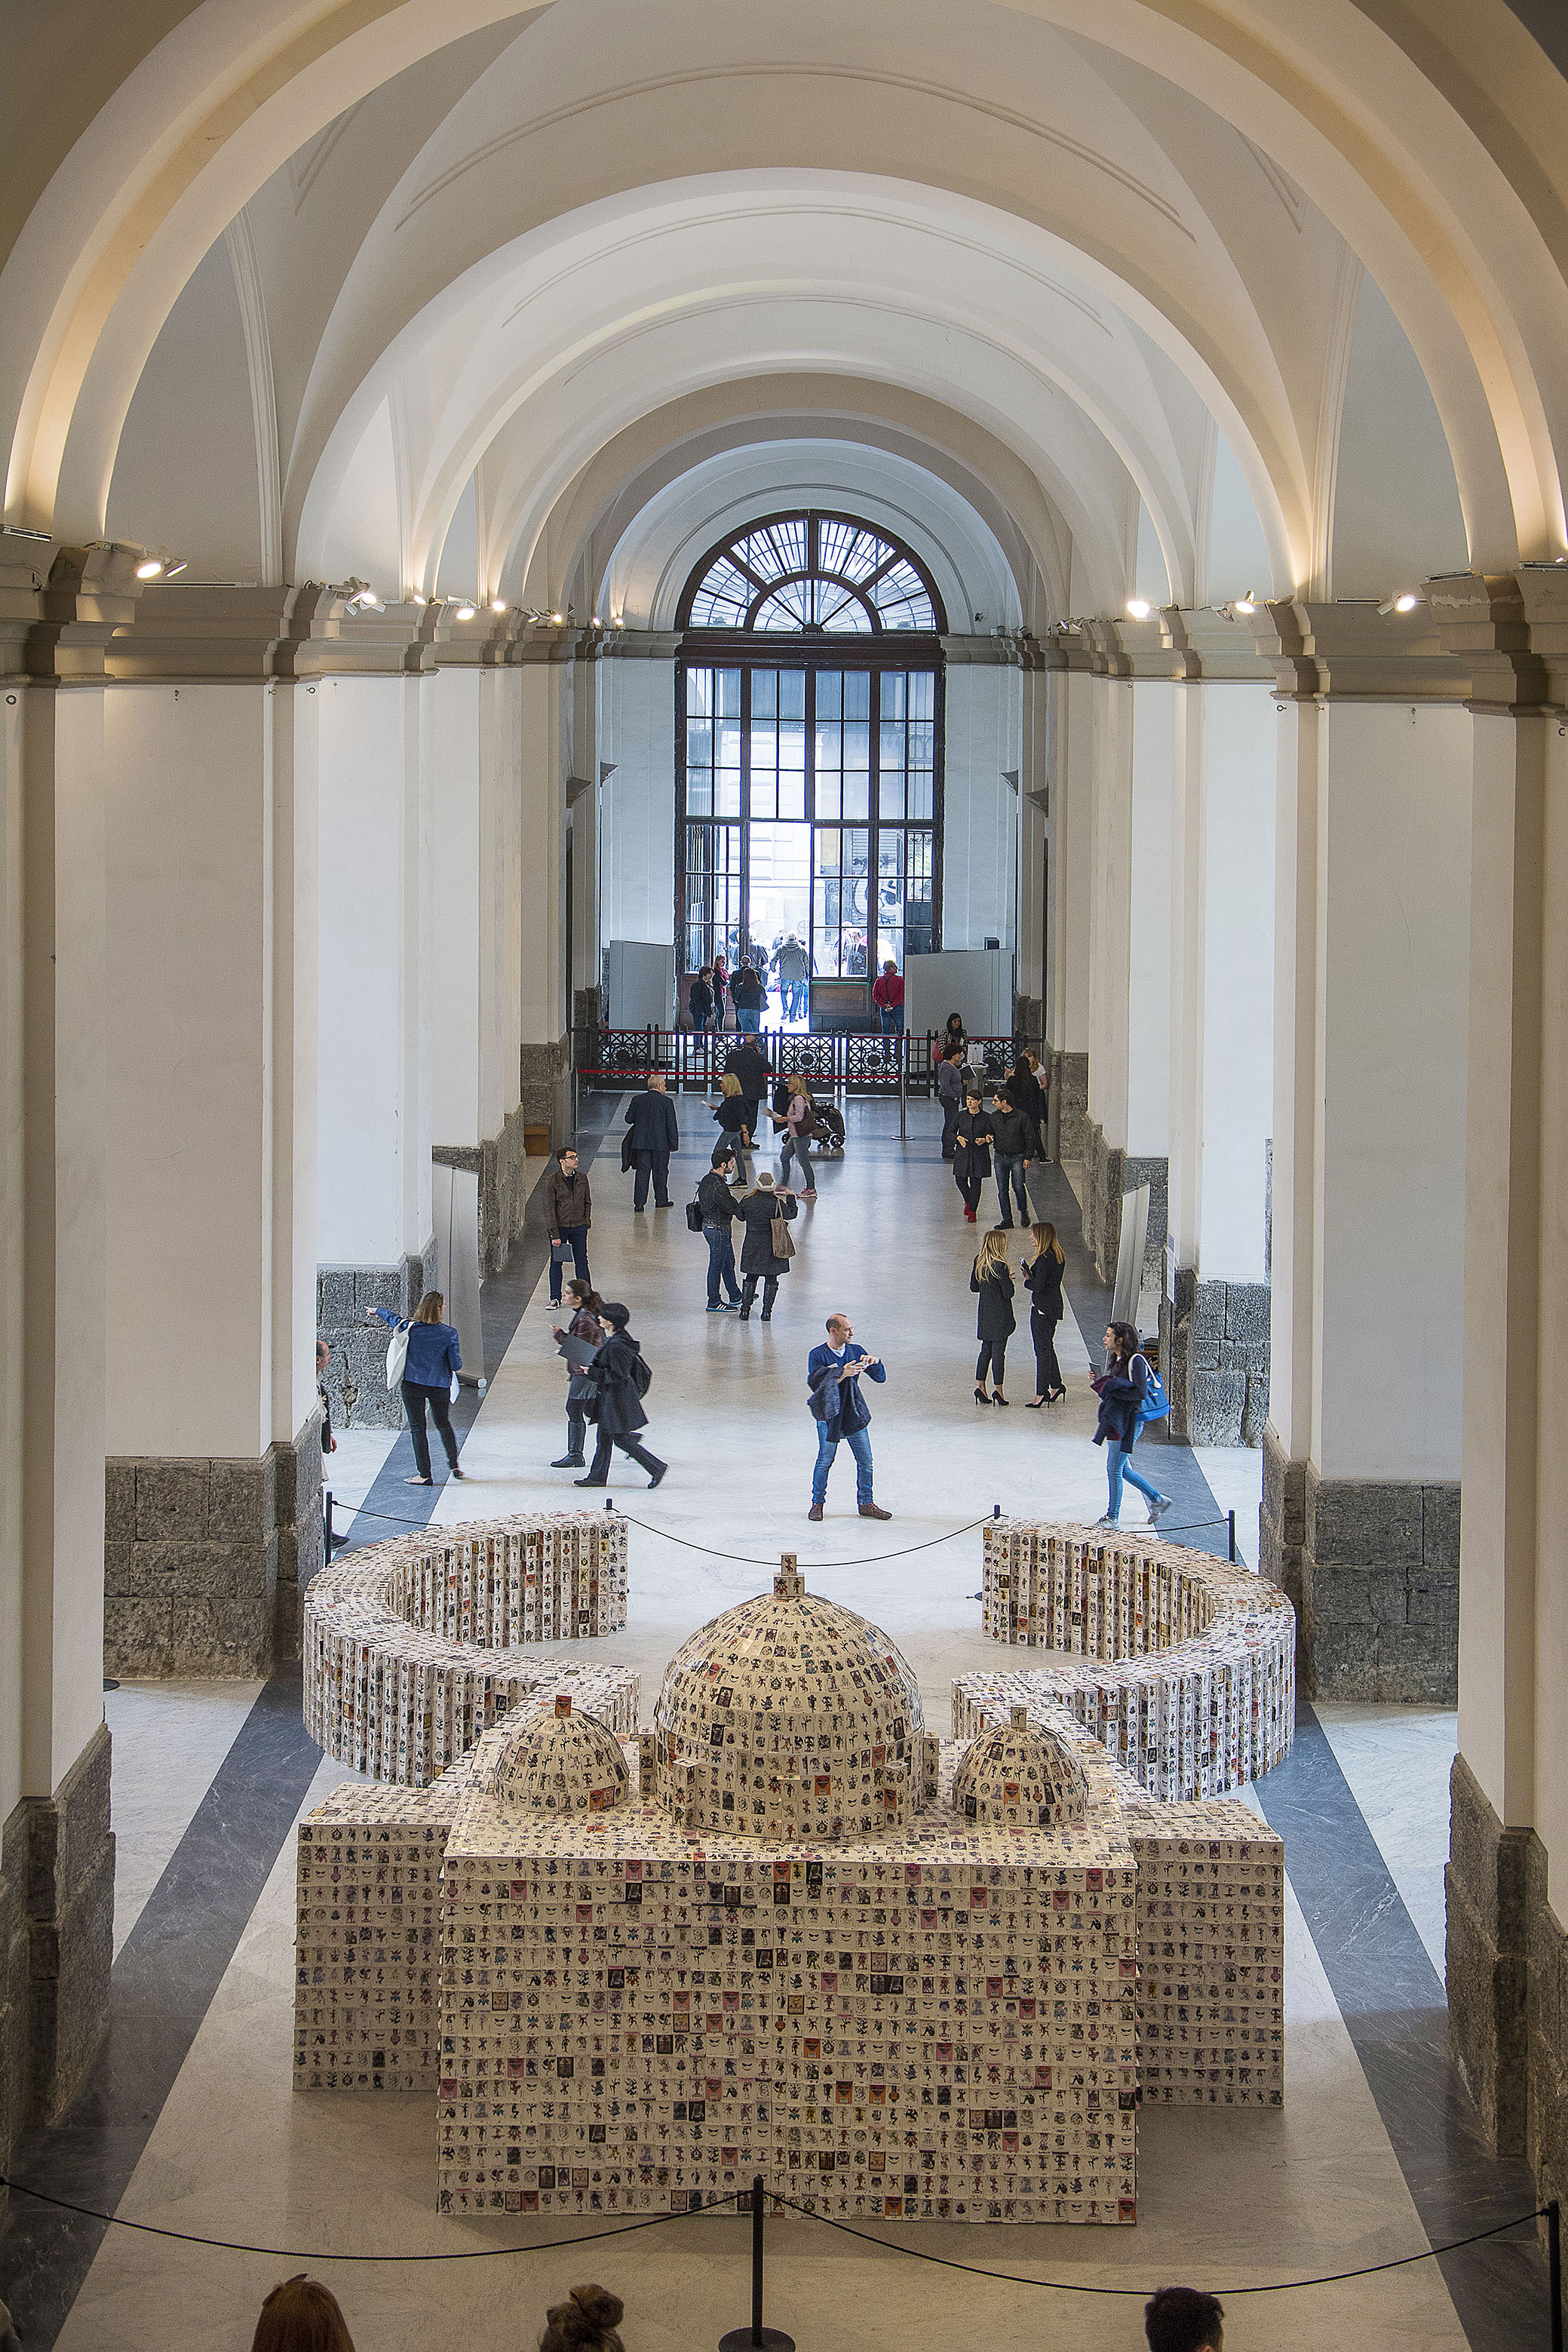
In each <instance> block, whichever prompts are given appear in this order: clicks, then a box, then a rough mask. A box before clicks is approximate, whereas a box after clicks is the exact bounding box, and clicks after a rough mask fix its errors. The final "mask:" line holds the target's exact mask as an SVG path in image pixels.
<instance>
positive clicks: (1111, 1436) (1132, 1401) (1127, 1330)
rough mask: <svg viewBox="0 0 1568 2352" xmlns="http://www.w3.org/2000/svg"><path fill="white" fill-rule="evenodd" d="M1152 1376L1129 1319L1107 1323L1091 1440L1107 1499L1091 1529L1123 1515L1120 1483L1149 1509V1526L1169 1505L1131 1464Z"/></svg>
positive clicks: (1168, 1499)
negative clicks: (1098, 1451) (1100, 1457)
mask: <svg viewBox="0 0 1568 2352" xmlns="http://www.w3.org/2000/svg"><path fill="white" fill-rule="evenodd" d="M1153 1379H1154V1373H1153V1370H1151V1368H1150V1365H1149V1360H1148V1358H1147V1357H1146V1356H1145V1355H1142V1354H1140V1353H1139V1349H1138V1334H1137V1332H1136V1330H1135V1329H1134V1326H1133V1325H1132V1324H1131V1323H1107V1325H1106V1326H1105V1369H1104V1370H1103V1372H1102V1373H1101V1375H1100V1377H1099V1379H1098V1380H1097V1381H1094V1383H1093V1387H1094V1391H1095V1393H1096V1394H1097V1396H1098V1397H1099V1399H1100V1419H1099V1423H1098V1424H1097V1426H1096V1428H1095V1431H1094V1443H1095V1444H1096V1445H1103V1446H1104V1448H1105V1471H1106V1475H1107V1478H1108V1481H1109V1487H1110V1494H1109V1500H1108V1501H1107V1503H1106V1506H1105V1514H1104V1517H1103V1518H1100V1519H1097V1520H1096V1521H1095V1523H1094V1524H1095V1525H1096V1527H1102V1528H1113V1527H1115V1526H1117V1525H1118V1523H1119V1522H1120V1519H1121V1516H1122V1482H1123V1480H1124V1479H1125V1480H1126V1482H1127V1484H1128V1486H1135V1487H1136V1488H1137V1490H1138V1492H1139V1494H1140V1495H1142V1496H1144V1498H1145V1501H1146V1502H1147V1504H1148V1507H1149V1524H1150V1526H1151V1527H1152V1526H1153V1525H1154V1524H1155V1521H1156V1520H1158V1519H1161V1518H1163V1517H1164V1516H1165V1514H1166V1512H1167V1511H1168V1510H1169V1509H1170V1507H1171V1502H1172V1499H1173V1498H1172V1497H1171V1496H1169V1495H1162V1494H1161V1493H1160V1491H1159V1489H1158V1487H1157V1486H1150V1484H1149V1482H1148V1480H1147V1479H1146V1478H1140V1476H1139V1475H1138V1473H1137V1472H1136V1471H1135V1470H1134V1467H1133V1448H1134V1445H1135V1444H1137V1442H1138V1432H1139V1430H1140V1429H1141V1428H1142V1427H1143V1423H1142V1420H1141V1419H1140V1415H1141V1413H1142V1411H1143V1407H1144V1403H1145V1399H1146V1398H1147V1396H1148V1393H1149V1385H1150V1382H1151V1381H1153Z"/></svg>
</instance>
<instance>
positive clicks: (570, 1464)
mask: <svg viewBox="0 0 1568 2352" xmlns="http://www.w3.org/2000/svg"><path fill="white" fill-rule="evenodd" d="M582 1464H583V1456H582V1455H581V1454H562V1455H561V1457H560V1459H559V1462H552V1463H551V1464H550V1468H551V1469H552V1470H580V1469H581V1467H582Z"/></svg>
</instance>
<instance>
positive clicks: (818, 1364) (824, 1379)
mask: <svg viewBox="0 0 1568 2352" xmlns="http://www.w3.org/2000/svg"><path fill="white" fill-rule="evenodd" d="M854 1336H855V1335H854V1331H853V1329H852V1327H851V1323H850V1318H849V1317H848V1316H847V1315H830V1316H829V1318H828V1344H827V1346H826V1347H825V1348H822V1347H818V1348H813V1349H812V1350H811V1353H810V1359H809V1360H808V1361H807V1365H806V1385H807V1387H808V1389H809V1391H810V1405H811V1412H812V1414H813V1416H814V1418H815V1420H816V1423H817V1466H816V1468H815V1470H814V1471H813V1472H812V1474H811V1507H810V1511H809V1512H808V1513H807V1514H806V1516H807V1517H808V1518H812V1519H820V1518H821V1516H822V1505H823V1503H824V1501H825V1500H826V1497H827V1492H828V1473H829V1471H830V1470H831V1468H832V1466H833V1456H834V1455H835V1454H837V1452H838V1450H839V1441H840V1439H841V1438H842V1439H843V1440H844V1441H845V1442H846V1444H848V1446H849V1449H850V1452H851V1453H852V1454H853V1455H854V1457H855V1499H856V1501H857V1502H858V1503H859V1505H860V1515H861V1517H862V1519H891V1518H892V1517H893V1513H892V1512H891V1511H883V1510H881V1509H879V1508H878V1507H877V1505H876V1503H875V1502H874V1501H873V1497H872V1484H871V1477H872V1473H871V1439H870V1438H869V1437H868V1436H867V1434H866V1430H867V1427H868V1425H869V1423H870V1421H871V1408H870V1407H869V1406H868V1405H867V1403H866V1402H865V1399H864V1398H863V1397H862V1394H861V1388H860V1384H861V1376H862V1373H863V1375H864V1376H865V1378H866V1379H867V1380H868V1381H885V1380H886V1378H887V1371H886V1368H885V1367H884V1366H883V1363H882V1361H881V1360H880V1358H878V1357H876V1356H868V1355H867V1354H866V1351H865V1349H863V1348H857V1347H856V1346H855V1345H854Z"/></svg>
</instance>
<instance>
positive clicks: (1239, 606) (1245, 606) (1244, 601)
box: [1230, 588, 1258, 613]
mask: <svg viewBox="0 0 1568 2352" xmlns="http://www.w3.org/2000/svg"><path fill="white" fill-rule="evenodd" d="M1230 609H1231V611H1232V612H1233V613H1255V612H1256V611H1257V610H1258V599H1257V596H1256V595H1255V594H1254V593H1253V591H1252V590H1251V589H1250V588H1249V590H1248V591H1247V593H1246V595H1245V596H1237V597H1234V598H1233V599H1232V601H1231V607H1230Z"/></svg>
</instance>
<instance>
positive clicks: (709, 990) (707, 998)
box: [686, 963, 714, 1036]
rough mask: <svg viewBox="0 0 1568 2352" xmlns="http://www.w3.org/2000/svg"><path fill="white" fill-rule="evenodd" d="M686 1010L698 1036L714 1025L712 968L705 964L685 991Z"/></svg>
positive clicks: (710, 965) (709, 964)
mask: <svg viewBox="0 0 1568 2352" xmlns="http://www.w3.org/2000/svg"><path fill="white" fill-rule="evenodd" d="M686 1010H687V1012H688V1013H690V1014H691V1016H692V1027H693V1028H694V1029H695V1031H696V1032H697V1034H698V1035H699V1036H701V1035H702V1034H703V1033H704V1031H705V1030H708V1029H711V1028H712V1027H713V1025H714V1019H713V966H712V964H711V963H705V964H704V966H703V968H702V970H701V971H699V972H698V974H697V976H696V978H695V980H694V981H693V982H692V984H691V986H690V988H689V989H688V990H687V991H686Z"/></svg>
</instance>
